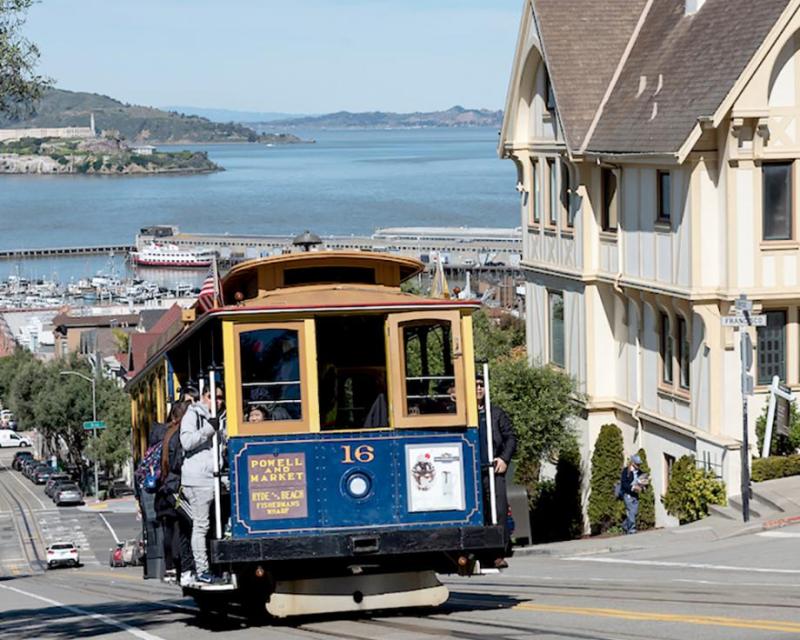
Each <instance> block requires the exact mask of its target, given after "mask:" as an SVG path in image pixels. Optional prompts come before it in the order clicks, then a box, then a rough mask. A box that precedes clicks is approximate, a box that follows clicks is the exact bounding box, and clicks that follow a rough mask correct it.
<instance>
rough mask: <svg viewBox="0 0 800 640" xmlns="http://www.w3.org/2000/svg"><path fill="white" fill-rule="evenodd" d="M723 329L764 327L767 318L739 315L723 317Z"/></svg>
mask: <svg viewBox="0 0 800 640" xmlns="http://www.w3.org/2000/svg"><path fill="white" fill-rule="evenodd" d="M722 326H723V327H766V326H767V316H765V315H763V314H760V315H747V316H745V315H740V316H723V318H722Z"/></svg>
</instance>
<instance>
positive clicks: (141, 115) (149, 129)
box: [0, 89, 302, 144]
mask: <svg viewBox="0 0 800 640" xmlns="http://www.w3.org/2000/svg"><path fill="white" fill-rule="evenodd" d="M91 114H94V117H95V123H96V125H95V126H96V129H97V131H98V133H99V132H101V131H103V130H116V131H118V132H119V134H120V135H121V136H122V137H123V138H125V139H126V140H128V141H130V142H133V143H139V144H141V143H150V144H153V143H159V144H189V143H194V142H267V143H272V144H287V143H296V142H302V140H300V139H299V138H297V137H296V136H292V135H284V136H277V135H269V134H268V135H264V136H259V135H258V134H257V133H256V132H255V131H253V129H250V128H249V127H245V126H243V125H240V124H234V123H232V122H229V123H225V124H224V123H219V122H211V121H210V120H208V119H206V118H201V117H198V116H189V115H185V114H182V113H177V112H174V111H162V110H161V109H155V108H153V107H143V106H139V105H131V104H124V103H122V102H120V101H118V100H114V99H113V98H109V97H108V96H102V95H99V94H96V93H84V92H77V91H65V90H63V89H51V90H49V91H47V92H46V93H45V95H44V96H43V97H42V100H41V101H40V102H39V104H38V105H37V107H36V112H35V114H34V115H33V116H32V117H30V118H27V119H25V120H18V121H14V120H10V119H7V118H2V117H0V128H15V129H19V128H26V127H68V126H81V127H86V126H88V125H89V118H90V115H91Z"/></svg>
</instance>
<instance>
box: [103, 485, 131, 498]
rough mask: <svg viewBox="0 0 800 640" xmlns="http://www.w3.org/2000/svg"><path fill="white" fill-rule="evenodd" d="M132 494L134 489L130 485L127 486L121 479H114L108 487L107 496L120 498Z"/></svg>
mask: <svg viewBox="0 0 800 640" xmlns="http://www.w3.org/2000/svg"><path fill="white" fill-rule="evenodd" d="M132 495H134V491H133V488H132V487H129V486H128V485H127V484H125V483H124V482H122V481H116V482H113V483H112V484H111V486H110V487H109V488H108V497H109V498H122V497H124V496H132Z"/></svg>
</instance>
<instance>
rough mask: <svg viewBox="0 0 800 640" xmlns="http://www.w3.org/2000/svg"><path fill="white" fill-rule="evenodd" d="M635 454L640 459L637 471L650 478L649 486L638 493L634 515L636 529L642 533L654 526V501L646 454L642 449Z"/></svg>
mask: <svg viewBox="0 0 800 640" xmlns="http://www.w3.org/2000/svg"><path fill="white" fill-rule="evenodd" d="M637 453H638V454H639V457H640V458H641V459H642V464H641V465H640V466H639V471H640V472H641V473H646V474H647V475H649V476H651V477H650V484H649V485H647V487H645V488H644V489H643V490H642V491H641V492H640V493H639V511H638V513H637V514H636V528H637V529H638V530H639V531H644V530H645V529H652V528H653V527H655V526H656V500H655V492H654V489H653V482H652V475H651V473H650V465H648V464H647V453H646V452H645V450H644V449H639V451H637Z"/></svg>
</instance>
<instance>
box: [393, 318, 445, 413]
mask: <svg viewBox="0 0 800 640" xmlns="http://www.w3.org/2000/svg"><path fill="white" fill-rule="evenodd" d="M402 336H403V350H404V360H405V384H406V415H421V414H429V413H455V412H456V389H455V382H456V378H455V372H454V371H453V358H452V354H451V348H450V345H451V337H450V323H449V322H444V321H438V320H433V321H426V322H415V323H413V324H407V325H404V326H403V328H402Z"/></svg>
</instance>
